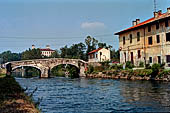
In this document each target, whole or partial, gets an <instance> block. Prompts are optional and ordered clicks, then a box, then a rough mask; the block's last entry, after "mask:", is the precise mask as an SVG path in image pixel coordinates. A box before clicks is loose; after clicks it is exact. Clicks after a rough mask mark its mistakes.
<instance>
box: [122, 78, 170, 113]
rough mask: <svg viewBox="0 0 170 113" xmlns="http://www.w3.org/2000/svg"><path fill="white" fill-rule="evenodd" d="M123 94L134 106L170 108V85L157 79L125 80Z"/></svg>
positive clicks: (156, 109)
mask: <svg viewBox="0 0 170 113" xmlns="http://www.w3.org/2000/svg"><path fill="white" fill-rule="evenodd" d="M120 89H122V90H121V95H122V96H123V97H124V98H125V100H124V102H128V103H130V104H132V105H133V106H137V107H141V108H149V109H148V110H151V111H152V110H153V109H154V110H155V111H166V112H168V111H169V110H170V85H169V83H161V82H156V81H133V82H132V81H124V82H122V84H121V85H120Z"/></svg>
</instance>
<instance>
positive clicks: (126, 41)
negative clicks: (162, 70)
mask: <svg viewBox="0 0 170 113" xmlns="http://www.w3.org/2000/svg"><path fill="white" fill-rule="evenodd" d="M132 24H133V26H132V27H130V28H128V29H125V30H122V31H120V32H117V33H115V35H119V46H120V48H119V49H120V63H122V64H123V63H125V62H127V61H131V62H132V63H133V64H134V65H136V66H138V65H139V63H140V62H144V63H145V64H150V65H152V64H153V63H166V66H167V67H170V8H167V12H166V13H162V11H161V10H160V11H158V12H154V17H152V18H150V19H148V20H146V21H144V22H140V19H136V20H135V21H133V22H132Z"/></svg>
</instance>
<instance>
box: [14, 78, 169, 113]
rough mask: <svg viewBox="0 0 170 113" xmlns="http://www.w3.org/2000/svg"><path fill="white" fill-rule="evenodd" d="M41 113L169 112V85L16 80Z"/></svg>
mask: <svg viewBox="0 0 170 113" xmlns="http://www.w3.org/2000/svg"><path fill="white" fill-rule="evenodd" d="M16 80H17V81H18V82H19V83H20V85H21V86H22V87H23V88H26V87H27V88H28V90H27V91H26V92H27V93H29V94H30V93H31V92H33V91H34V90H35V89H36V88H37V90H36V91H35V93H34V94H33V98H34V100H35V101H38V99H40V100H41V101H40V105H39V108H40V109H41V110H42V112H43V113H91V112H97V113H98V112H100V113H105V112H107V113H117V112H126V113H127V112H169V111H170V83H162V82H151V81H128V80H110V79H87V78H79V79H70V78H60V77H56V78H50V79H39V78H16Z"/></svg>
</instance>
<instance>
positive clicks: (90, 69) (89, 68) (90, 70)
mask: <svg viewBox="0 0 170 113" xmlns="http://www.w3.org/2000/svg"><path fill="white" fill-rule="evenodd" d="M93 71H94V67H93V66H92V65H89V67H88V70H87V74H91V73H92V72H93Z"/></svg>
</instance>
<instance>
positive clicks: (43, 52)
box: [32, 45, 55, 57]
mask: <svg viewBox="0 0 170 113" xmlns="http://www.w3.org/2000/svg"><path fill="white" fill-rule="evenodd" d="M32 49H35V45H32ZM40 51H41V55H42V56H47V57H50V56H51V55H52V53H54V52H55V50H52V49H50V46H49V45H47V46H46V48H44V49H40Z"/></svg>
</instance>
